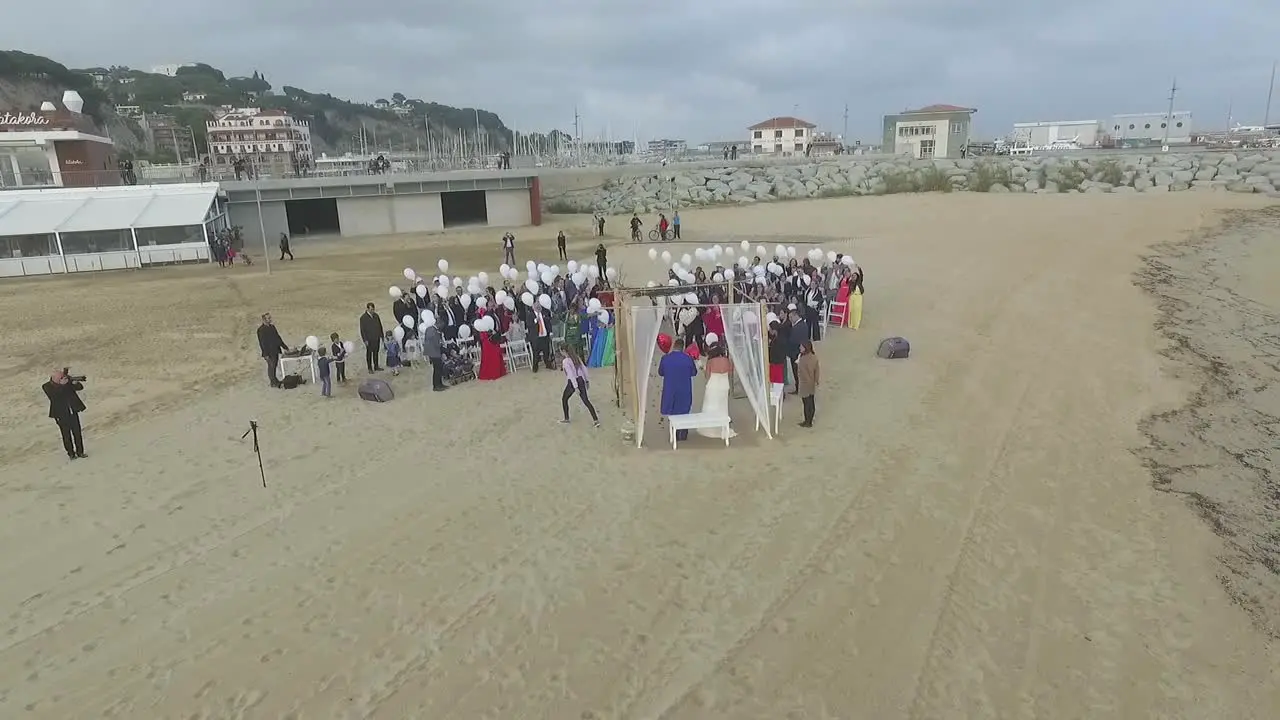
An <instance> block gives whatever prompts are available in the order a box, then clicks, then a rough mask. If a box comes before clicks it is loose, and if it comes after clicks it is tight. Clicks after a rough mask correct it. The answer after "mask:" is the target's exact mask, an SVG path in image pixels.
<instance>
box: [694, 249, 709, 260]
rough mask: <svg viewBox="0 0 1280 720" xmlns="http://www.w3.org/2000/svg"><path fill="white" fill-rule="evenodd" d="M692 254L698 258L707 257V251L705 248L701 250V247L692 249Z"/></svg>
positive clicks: (704, 258) (703, 258)
mask: <svg viewBox="0 0 1280 720" xmlns="http://www.w3.org/2000/svg"><path fill="white" fill-rule="evenodd" d="M693 256H694V257H696V258H698V259H699V260H706V259H707V251H706V250H703V249H702V248H698V249H697V250H694V251H693Z"/></svg>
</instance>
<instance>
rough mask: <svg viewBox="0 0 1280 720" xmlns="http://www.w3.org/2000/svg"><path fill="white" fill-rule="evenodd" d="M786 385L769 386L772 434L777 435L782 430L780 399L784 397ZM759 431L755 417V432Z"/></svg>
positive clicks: (757, 420)
mask: <svg viewBox="0 0 1280 720" xmlns="http://www.w3.org/2000/svg"><path fill="white" fill-rule="evenodd" d="M786 390H787V386H786V383H773V384H771V385H770V386H769V410H770V413H769V414H770V415H772V416H773V417H772V420H773V434H774V435H777V434H778V433H779V432H780V430H781V428H782V399H783V397H785V396H786ZM759 429H760V418H759V417H758V416H757V417H756V430H759Z"/></svg>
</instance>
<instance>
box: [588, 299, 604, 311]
mask: <svg viewBox="0 0 1280 720" xmlns="http://www.w3.org/2000/svg"><path fill="white" fill-rule="evenodd" d="M600 307H601V306H600V300H599V299H598V298H591V299H590V300H588V301H587V312H600Z"/></svg>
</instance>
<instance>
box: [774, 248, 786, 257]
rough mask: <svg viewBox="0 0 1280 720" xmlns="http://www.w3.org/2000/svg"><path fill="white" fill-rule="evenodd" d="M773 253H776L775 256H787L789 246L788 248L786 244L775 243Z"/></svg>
mask: <svg viewBox="0 0 1280 720" xmlns="http://www.w3.org/2000/svg"><path fill="white" fill-rule="evenodd" d="M773 254H774V256H775V257H780V258H782V257H786V256H787V248H786V247H785V246H783V245H774V246H773Z"/></svg>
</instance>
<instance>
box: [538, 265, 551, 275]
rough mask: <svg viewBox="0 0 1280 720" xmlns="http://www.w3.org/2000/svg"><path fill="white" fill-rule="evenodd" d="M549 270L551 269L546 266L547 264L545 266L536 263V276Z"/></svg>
mask: <svg viewBox="0 0 1280 720" xmlns="http://www.w3.org/2000/svg"><path fill="white" fill-rule="evenodd" d="M550 269H551V266H550V265H547V264H545V263H538V274H539V275H541V274H542V273H544V272H546V271H548V270H550Z"/></svg>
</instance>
